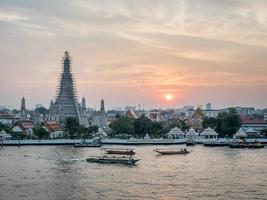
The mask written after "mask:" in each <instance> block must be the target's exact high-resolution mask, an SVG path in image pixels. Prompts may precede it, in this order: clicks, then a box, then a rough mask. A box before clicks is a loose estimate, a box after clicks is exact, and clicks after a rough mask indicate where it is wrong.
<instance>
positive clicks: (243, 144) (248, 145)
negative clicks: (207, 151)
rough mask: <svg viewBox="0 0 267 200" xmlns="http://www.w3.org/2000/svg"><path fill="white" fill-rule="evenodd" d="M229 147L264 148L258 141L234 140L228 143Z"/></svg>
mask: <svg viewBox="0 0 267 200" xmlns="http://www.w3.org/2000/svg"><path fill="white" fill-rule="evenodd" d="M229 146H230V147H231V148H249V149H258V148H264V145H263V144H261V143H260V142H257V141H255V142H246V141H245V140H243V141H235V142H233V143H230V145H229Z"/></svg>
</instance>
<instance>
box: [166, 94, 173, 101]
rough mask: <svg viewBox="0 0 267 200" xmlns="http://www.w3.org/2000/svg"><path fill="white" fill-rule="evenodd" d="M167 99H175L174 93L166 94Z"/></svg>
mask: <svg viewBox="0 0 267 200" xmlns="http://www.w3.org/2000/svg"><path fill="white" fill-rule="evenodd" d="M165 99H166V100H167V101H171V100H172V99H173V95H172V94H165Z"/></svg>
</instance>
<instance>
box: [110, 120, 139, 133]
mask: <svg viewBox="0 0 267 200" xmlns="http://www.w3.org/2000/svg"><path fill="white" fill-rule="evenodd" d="M109 126H110V128H111V129H112V134H111V136H116V135H119V134H127V135H133V134H134V126H133V120H132V119H130V118H128V117H125V116H121V117H119V118H117V119H116V120H115V121H113V122H111V123H110V125H109Z"/></svg>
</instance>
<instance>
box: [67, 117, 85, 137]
mask: <svg viewBox="0 0 267 200" xmlns="http://www.w3.org/2000/svg"><path fill="white" fill-rule="evenodd" d="M64 127H65V131H66V133H67V135H68V137H69V138H70V139H74V138H76V137H78V136H79V133H80V130H81V127H80V124H79V121H78V119H77V118H75V117H68V118H66V120H65V124H64Z"/></svg>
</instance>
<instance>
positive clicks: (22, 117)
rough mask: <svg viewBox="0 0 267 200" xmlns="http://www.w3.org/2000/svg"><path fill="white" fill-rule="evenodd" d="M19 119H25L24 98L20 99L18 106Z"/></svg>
mask: <svg viewBox="0 0 267 200" xmlns="http://www.w3.org/2000/svg"><path fill="white" fill-rule="evenodd" d="M20 118H21V119H27V113H26V102H25V98H24V96H23V97H22V99H21V106H20Z"/></svg>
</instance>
